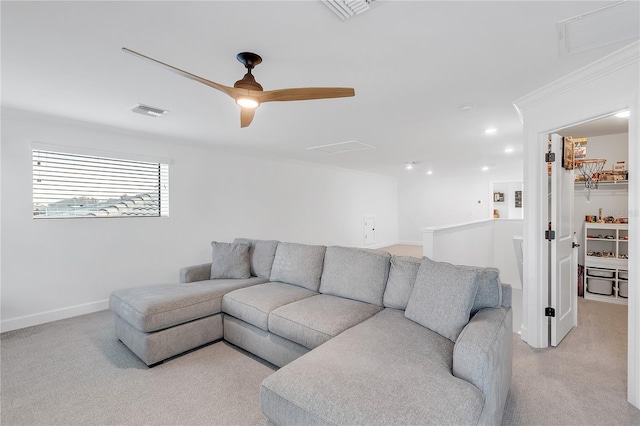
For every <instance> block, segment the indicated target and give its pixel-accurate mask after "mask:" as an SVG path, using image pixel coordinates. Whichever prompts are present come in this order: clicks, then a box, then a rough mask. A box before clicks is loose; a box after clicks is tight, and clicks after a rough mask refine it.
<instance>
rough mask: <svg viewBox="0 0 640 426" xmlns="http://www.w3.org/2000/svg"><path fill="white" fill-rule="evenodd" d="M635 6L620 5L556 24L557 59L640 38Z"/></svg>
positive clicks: (631, 4)
mask: <svg viewBox="0 0 640 426" xmlns="http://www.w3.org/2000/svg"><path fill="white" fill-rule="evenodd" d="M638 8H639V6H638V2H634V1H620V2H616V3H613V4H610V5H608V6H605V7H602V8H600V9H596V10H593V11H591V12H587V13H584V14H582V15H578V16H574V17H573V18H569V19H565V20H564V21H560V22H558V48H559V49H560V57H565V56H568V55H572V54H574V53H579V52H584V51H586V50H589V49H595V48H597V47H601V46H606V45H608V44H611V43H616V42H619V41H624V40H632V39H638V37H640V31H639V28H640V14H639V13H638Z"/></svg>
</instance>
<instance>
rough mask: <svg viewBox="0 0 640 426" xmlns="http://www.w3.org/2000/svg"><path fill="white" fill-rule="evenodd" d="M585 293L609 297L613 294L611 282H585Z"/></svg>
mask: <svg viewBox="0 0 640 426" xmlns="http://www.w3.org/2000/svg"><path fill="white" fill-rule="evenodd" d="M587 291H588V292H589V293H595V294H602V295H604V296H611V295H612V294H613V281H612V280H602V279H599V278H598V279H590V280H588V281H587Z"/></svg>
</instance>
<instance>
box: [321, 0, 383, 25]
mask: <svg viewBox="0 0 640 426" xmlns="http://www.w3.org/2000/svg"><path fill="white" fill-rule="evenodd" d="M375 1H376V0H322V3H324V5H325V6H327V7H328V8H329V9H331V11H332V12H333V13H335V14H336V16H338V18H340V19H341V20H343V21H344V20H347V19H349V18H351V17H352V16H354V15H359V14H361V13H362V12H366V11H367V10H369V5H370V4H371V3H373V2H375Z"/></svg>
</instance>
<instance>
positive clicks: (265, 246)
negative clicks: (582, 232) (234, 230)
mask: <svg viewBox="0 0 640 426" xmlns="http://www.w3.org/2000/svg"><path fill="white" fill-rule="evenodd" d="M233 242H235V243H248V244H251V249H250V250H249V261H250V264H251V275H252V276H254V277H259V278H265V279H267V280H268V279H269V277H270V276H271V268H272V266H273V259H274V258H275V257H276V249H277V248H278V242H277V241H275V240H252V239H249V238H236V239H235V240H234V241H233Z"/></svg>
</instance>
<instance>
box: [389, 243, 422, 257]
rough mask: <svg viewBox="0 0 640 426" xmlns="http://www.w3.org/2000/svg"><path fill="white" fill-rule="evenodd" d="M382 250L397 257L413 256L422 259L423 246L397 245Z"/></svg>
mask: <svg viewBox="0 0 640 426" xmlns="http://www.w3.org/2000/svg"><path fill="white" fill-rule="evenodd" d="M380 250H384V251H386V252H387V253H390V254H393V255H395V256H413V257H417V258H421V257H422V246H421V245H419V246H416V245H409V244H396V245H393V246H387V247H382V248H381V249H380Z"/></svg>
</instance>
